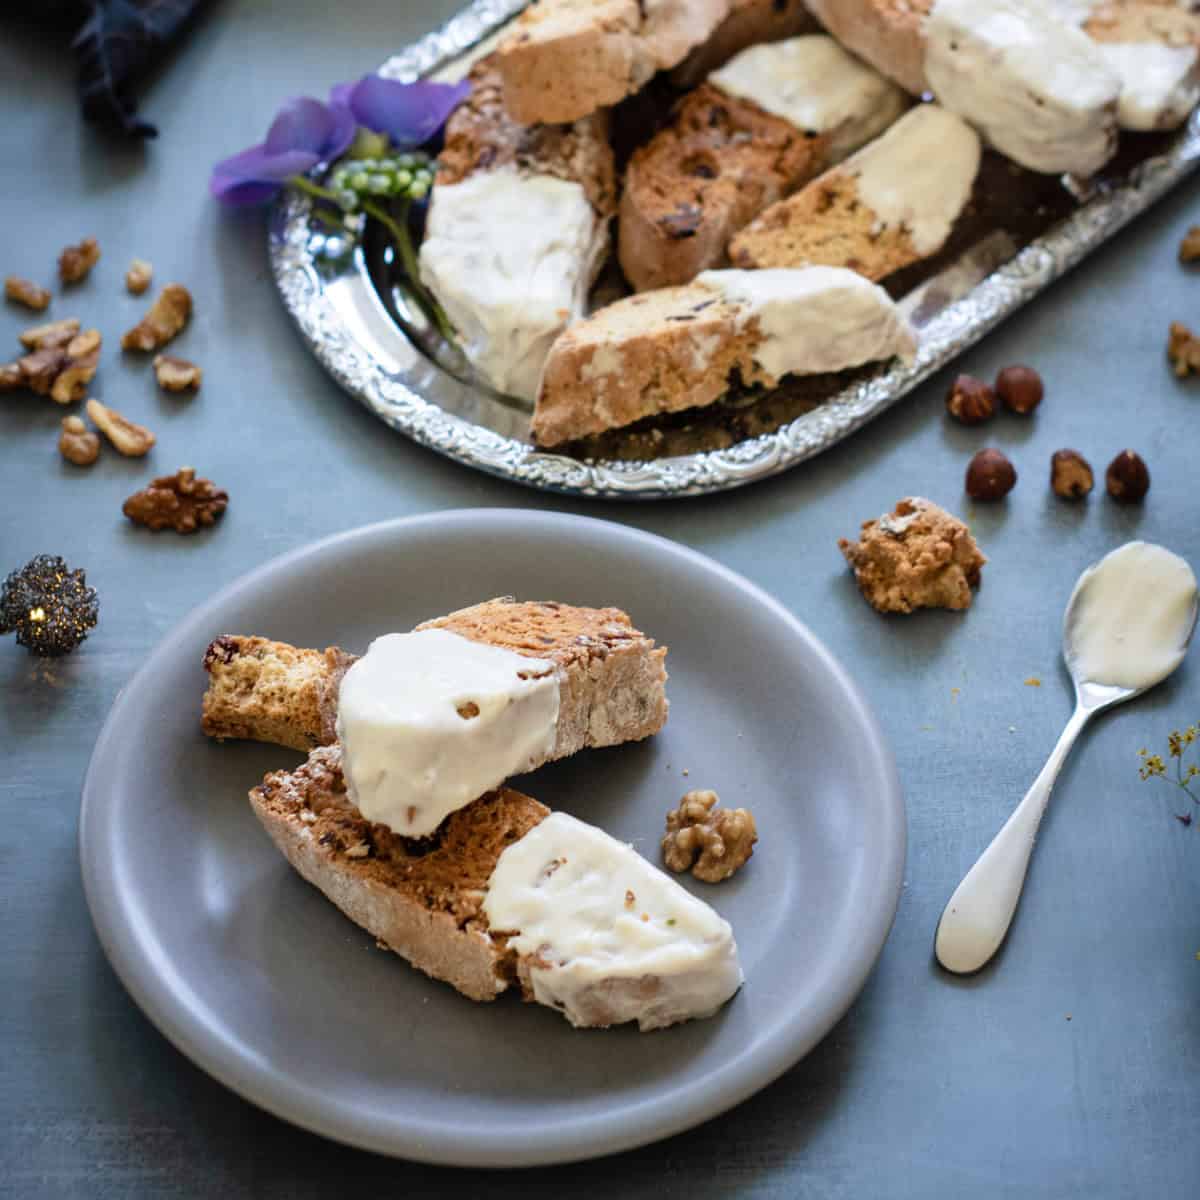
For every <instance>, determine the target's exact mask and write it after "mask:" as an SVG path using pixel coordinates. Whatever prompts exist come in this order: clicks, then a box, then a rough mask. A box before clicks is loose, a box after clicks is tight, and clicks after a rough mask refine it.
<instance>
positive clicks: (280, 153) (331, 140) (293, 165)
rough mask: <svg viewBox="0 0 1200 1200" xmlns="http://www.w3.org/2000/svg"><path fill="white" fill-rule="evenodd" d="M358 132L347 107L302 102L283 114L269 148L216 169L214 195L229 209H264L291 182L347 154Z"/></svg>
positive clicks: (271, 132)
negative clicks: (260, 207)
mask: <svg viewBox="0 0 1200 1200" xmlns="http://www.w3.org/2000/svg"><path fill="white" fill-rule="evenodd" d="M354 129H355V125H354V117H353V116H352V115H351V113H350V110H349V108H347V107H346V105H344V104H338V103H333V104H322V103H321V101H320V100H313V99H311V98H310V97H308V96H298V97H296V98H295V99H292V100H289V101H288V102H287V103H286V104H285V105H284V106H283V108H282V109H280V110H279V114H278V115H277V116H276V118H275V120H274V121H273V122H272V123H271V128H270V129H269V130H268V131H267V139H266V141H265V142H263V143H261V144H260V145H258V146H251V147H250V149H249V150H243V151H242V152H241V153H240V154H235V155H233V156H232V157H231V158H226V159H223V160H222V161H221V162H219V163H217V165H216V166H215V167H213V172H212V178H211V179H210V181H209V189H210V190H211V192H212V194H213V195H214V196H215V197H216V198H217V199H218V200H220V201H221V202H222V203H223V204H229V205H245V204H262V203H264V202H265V201H267V200H270V199H271V197H272V196H274V195H275V194H276V193H277V192H278V191H279V190H280V188H282V187H283V185H284V183H285V182H286V181H287V180H288V179H289V178H290V177H291V176H293V175H300V174H303V173H304V172H305V171H310V170H312V168H313V167H315V166H316V165H317V163H319V162H329V161H332V160H333V159H335V158H337V157H339V156H340V155H341V154H343V153H344V152H345V150H346V147H347V146H349V145H350V143H351V142H352V141H353V140H354Z"/></svg>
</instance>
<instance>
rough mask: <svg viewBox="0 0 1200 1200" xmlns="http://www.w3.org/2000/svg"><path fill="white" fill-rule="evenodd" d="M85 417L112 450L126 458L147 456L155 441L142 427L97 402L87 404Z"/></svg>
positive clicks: (147, 430) (152, 435) (90, 401)
mask: <svg viewBox="0 0 1200 1200" xmlns="http://www.w3.org/2000/svg"><path fill="white" fill-rule="evenodd" d="M87 415H88V416H89V417H91V419H92V421H93V423H94V424H95V426H96V428H97V429H99V430H100V432H101V433H102V434H104V436H105V437H106V438H108V440H109V441H110V442H111V443H112V445H113V449H114V450H116V451H117V452H118V453H119V454H124V455H125V456H126V457H128V458H141V457H142V455H143V454H148V453H149V452H150V450H151V449H152V448H153V446H154V443H155V441H156V440H157V439H156V438H155V436H154V434H152V433H151V432H150V430H149V429H147V428H146V427H145V426H144V425H139V424H138V423H137V422H136V421H131V420H130V419H129V418H128V417H123V416H121V414H120V413H119V412H117V410H116V409H115V408H109V407H108V405H106V404H101V403H100V401H99V400H89V401H88V402H87Z"/></svg>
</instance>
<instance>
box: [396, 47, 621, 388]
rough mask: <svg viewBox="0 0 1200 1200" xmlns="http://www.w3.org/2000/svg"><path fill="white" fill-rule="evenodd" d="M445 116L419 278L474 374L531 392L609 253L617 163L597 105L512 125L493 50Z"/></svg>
mask: <svg viewBox="0 0 1200 1200" xmlns="http://www.w3.org/2000/svg"><path fill="white" fill-rule="evenodd" d="M469 78H470V81H471V92H470V94H469V95H468V97H467V98H466V100H464V102H463V103H462V104H461V105H459V107H458V108H457V109H456V110H455V111H454V113H453V114H452V115H451V117H450V120H449V121H448V122H447V125H446V142H445V147H444V149H443V150H442V153H441V155H440V156H439V158H438V173H437V177H436V180H435V182H434V186H433V191H432V193H431V196H430V207H429V215H428V218H427V220H426V226H425V237H424V240H423V242H422V245H421V249H420V254H419V258H418V261H419V267H420V273H421V280H422V282H423V283H424V284H425V286H426V287H427V288H428V289H429V291H430V292H431V293H432V294H433V295H434V296H435V297H436V298H437V300H438V302H439V303H440V304H441V306H442V308H443V309H444V310H445V312H446V315H447V316H448V317H449V319H450V322H451V324H453V326H454V328H455V330H456V332H457V334H458V339H459V345H460V347H461V349H462V351H463V354H464V355H465V356H466V358H467V360H468V361H469V362H470V363H471V365H472V366H473V367H474V369H475V370H476V371H477V372H478V374H479V376H480V377H481V379H482V380H483V381H484V382H485V383H487V384H488V385H489V386H490V387H493V388H495V389H496V391H498V392H503V393H506V394H509V395H513V396H518V397H520V398H522V399H524V400H532V399H533V397H534V395H535V394H536V392H537V383H538V379H539V377H540V375H541V371H542V364H543V362H544V361H545V357H546V353H547V351H548V350H549V348H550V345H551V343H552V342H553V341H554V339H555V337H557V336H558V334H559V333H560V332H561V331H562V329H563V328H564V326H565V325H566V324H567V323H568V322H569V321H571V320H572V319H574V318H577V317H579V316H581V315H582V314H583V312H584V309H585V306H586V303H587V293H588V289H589V288H590V287H591V285H592V284H593V283H594V282H595V279H596V275H597V273H598V272H599V270H600V268H601V267H602V265H603V263H604V259H605V256H606V255H607V253H608V245H609V233H608V230H609V221H610V218H611V217H612V215H613V213H614V212H615V211H616V173H615V169H614V165H613V152H612V147H611V145H610V144H609V140H608V123H607V119H606V117H605V116H604V114H595V115H593V116H589V117H585V118H582V119H580V120H578V121H575V122H574V123H573V124H569V125H536V126H524V125H519V124H517V123H516V122H515V121H514V120H513V119H512V118H511V117H510V116H509V115H508V114H507V112H506V111H505V108H504V104H503V101H502V99H501V93H500V83H499V76H498V74H497V72H496V68H495V58H494V55H490V56H488V57H487V58H485V59H483V60H481V61H480V62H479V63H477V64H476V65H475V67H474V68H473V69H472V71H471V73H470V76H469Z"/></svg>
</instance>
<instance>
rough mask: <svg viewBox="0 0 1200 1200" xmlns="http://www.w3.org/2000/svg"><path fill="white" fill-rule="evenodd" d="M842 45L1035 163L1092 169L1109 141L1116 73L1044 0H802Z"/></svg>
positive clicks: (1017, 157)
mask: <svg viewBox="0 0 1200 1200" xmlns="http://www.w3.org/2000/svg"><path fill="white" fill-rule="evenodd" d="M808 4H809V7H810V8H811V9H812V11H813V12H814V13H815V14H816V16H817V17H818V19H819V20H820V21H821V23H822V24H823V25H824V26H825V27H826V28H827V29H828V30H829V31H830V32H831V33H832V34H833V35H834V36H835V37H836V38H837V39H838V40H839V41H840V42H842V43H843V45H845V46H846V47H847V48H848V49H850V50H852V51H854V53H856V54H858V55H860V56H861V57H862V58H864V59H866V60H867V61H868V62H869V63H871V64H872V65H873V66H874V67H876V68H877V69H878V70H880V71H882V72H883V73H884V74H885V75H890V76H891V77H892V78H893V79H895V80H897V81H898V82H899V83H901V84H903V86H904V87H906V88H908V90H909V91H911V92H912V93H913V94H914V95H920V94H922V93H924V92H926V91H930V92H932V93H933V95H934V97H935V98H936V99H937V101H938V103H939V104H941V105H942V106H943V107H945V108H947V109H949V110H951V111H952V112H955V113H957V114H958V115H959V116H961V117H963V118H965V119H966V120H968V121H970V122H971V123H972V124H973V125H974V126H975V127H976V128H977V129H978V130H979V131H980V132H981V133H982V134H983V135H984V137H985V138H986V139H987V141H988V142H989V143H990V144H991V145H992V146H994V147H995V148H996V149H997V150H999V151H1000V152H1001V153H1002V154H1005V155H1007V156H1008V157H1009V158H1011V159H1013V161H1014V162H1017V163H1020V164H1021V165H1022V166H1024V167H1028V168H1030V169H1031V170H1034V171H1044V172H1050V173H1053V174H1057V173H1060V172H1070V173H1074V174H1076V175H1091V174H1093V173H1094V172H1096V171H1098V170H1099V169H1100V168H1101V167H1102V166H1103V165H1104V164H1105V163H1106V162H1107V161H1108V160H1109V159H1110V158H1111V157H1112V155H1113V153H1114V152H1115V150H1116V144H1117V139H1116V133H1117V100H1118V97H1119V95H1120V92H1121V82H1120V79H1119V78H1118V76H1117V75H1116V73H1115V72H1114V71H1113V70H1112V68H1111V67H1110V66H1109V65H1108V63H1107V62H1106V60H1105V57H1104V55H1103V54H1102V53H1101V52H1100V51H1099V50H1098V48H1097V47H1096V45H1095V43H1094V42H1093V41H1092V40H1091V39H1089V38H1088V37H1086V36H1085V35H1084V34H1083V33H1082V32H1081V31H1080V30H1079V29H1077V28H1073V27H1071V25H1070V24H1068V23H1067V22H1065V21H1063V20H1061V19H1060V18H1059V16H1058V15H1057V14H1056V12H1055V11H1054V7H1053V5H1049V6H1048V5H1047V4H1045V3H1042V2H1041V0H903V2H901V0H808Z"/></svg>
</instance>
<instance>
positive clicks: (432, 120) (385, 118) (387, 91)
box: [330, 75, 471, 150]
mask: <svg viewBox="0 0 1200 1200" xmlns="http://www.w3.org/2000/svg"><path fill="white" fill-rule="evenodd" d="M470 90H471V85H470V84H469V83H467V82H466V81H465V80H464V81H463V82H462V83H429V82H427V81H425V80H421V81H419V82H417V83H397V82H396V80H394V79H384V78H383V77H382V76H381V75H364V76H363V77H362V78H361V79H360V80H359V81H358V82H357V83H339V84H337V85H336V86H335V87H334V88H333V90H332V92H331V93H330V102H331V103H332V104H333V105H334V106H342V105H344V106H345V107H346V108H348V109H349V110H350V112H351V113H353V114H354V119H355V120H356V121H357V122H358V123H359V124H360V125H365V126H366V127H367V128H368V129H373V130H374V131H375V132H376V133H386V134H387V135H388V137H389V138H391V140H392V142H393V144H394V145H396V146H397V147H398V148H399V149H401V150H411V149H412V148H413V147H415V146H420V145H422V144H423V143H424V142H427V141H429V139H430V138H431V137H433V135H434V134H435V133H437V131H438V130H439V129H441V127H442V126H443V125H444V124H445V123H446V118H447V117H449V115H450V114H451V112H453V111H454V109H455V108H456V107H457V106H458V104H459V103H460V102H461V101H462V100H463V99H464V97H465V96H466V95H467V93H468V92H469V91H470Z"/></svg>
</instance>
